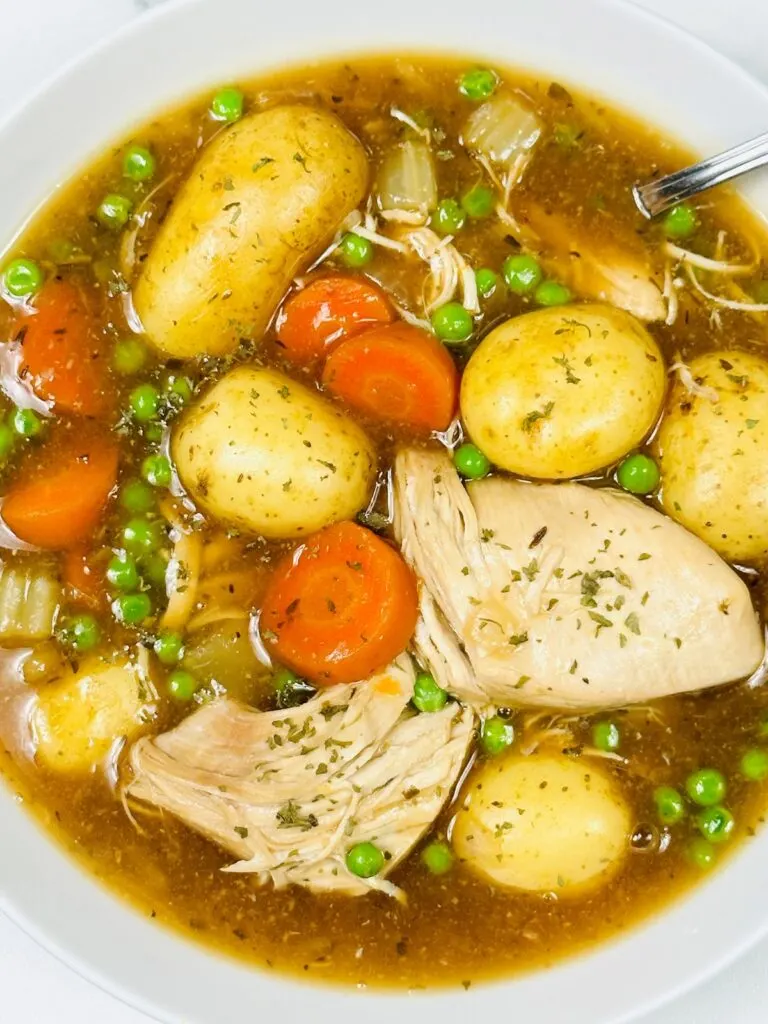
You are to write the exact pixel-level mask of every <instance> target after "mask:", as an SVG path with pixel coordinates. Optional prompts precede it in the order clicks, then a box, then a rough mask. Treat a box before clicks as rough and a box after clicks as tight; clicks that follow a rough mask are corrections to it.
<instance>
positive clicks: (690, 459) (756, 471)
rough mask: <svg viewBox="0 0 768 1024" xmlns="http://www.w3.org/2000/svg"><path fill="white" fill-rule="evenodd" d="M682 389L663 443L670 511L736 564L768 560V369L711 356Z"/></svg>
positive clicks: (676, 391) (734, 356)
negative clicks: (691, 385) (695, 386)
mask: <svg viewBox="0 0 768 1024" xmlns="http://www.w3.org/2000/svg"><path fill="white" fill-rule="evenodd" d="M689 369H690V372H691V375H692V377H693V379H694V381H695V382H697V383H698V384H699V385H700V388H701V389H699V390H697V391H695V392H692V391H691V390H689V388H688V387H686V385H685V384H684V383H683V381H682V380H681V379H679V378H678V380H677V381H676V382H675V385H674V387H673V388H672V391H671V392H670V395H669V400H668V402H667V412H666V415H665V417H664V419H663V421H662V424H661V428H660V430H659V433H658V435H657V437H656V440H655V449H656V454H657V456H658V458H659V463H660V465H661V476H662V493H661V501H662V504H663V506H664V510H665V511H666V512H667V513H668V514H669V515H670V516H671V517H672V518H673V519H677V521H678V522H680V523H682V524H683V526H685V527H687V528H688V529H689V530H690V531H691V532H692V533H695V534H697V535H698V536H699V537H701V539H702V540H704V541H706V543H707V544H709V545H710V547H712V548H714V549H715V551H717V552H718V553H719V554H721V555H722V556H723V557H724V558H726V559H728V560H729V561H736V562H754V561H760V560H762V559H764V558H766V556H768V361H766V360H765V359H762V358H760V356H757V355H753V354H751V353H749V352H729V351H720V352H708V353H707V354H706V355H703V356H699V357H698V358H697V359H694V360H693V361H692V362H691V364H690V366H689Z"/></svg>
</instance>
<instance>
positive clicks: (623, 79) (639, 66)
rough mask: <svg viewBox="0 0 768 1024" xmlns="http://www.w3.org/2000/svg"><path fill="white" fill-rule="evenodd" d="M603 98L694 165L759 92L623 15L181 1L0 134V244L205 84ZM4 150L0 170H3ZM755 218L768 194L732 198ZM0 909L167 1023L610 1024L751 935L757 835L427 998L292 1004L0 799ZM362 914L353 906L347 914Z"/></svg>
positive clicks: (738, 133)
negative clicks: (589, 944) (698, 877)
mask: <svg viewBox="0 0 768 1024" xmlns="http://www.w3.org/2000/svg"><path fill="white" fill-rule="evenodd" d="M468 40H469V41H471V53H472V54H473V55H475V56H478V55H480V56H485V57H486V58H487V59H489V60H495V61H498V62H500V63H508V64H518V65H522V66H527V67H530V68H535V69H539V70H541V72H542V75H543V76H546V77H547V78H556V79H558V80H560V81H562V82H564V83H566V84H567V83H569V82H570V83H573V84H575V85H579V86H581V87H584V88H588V89H591V90H593V91H595V92H598V93H601V94H603V95H604V96H605V97H606V98H608V99H610V100H611V101H612V102H614V103H617V104H619V105H623V106H625V107H627V108H629V109H632V110H634V111H637V112H638V113H640V114H642V115H643V116H644V117H646V118H647V119H648V120H651V121H654V122H655V123H657V124H658V125H659V126H660V127H662V128H663V129H665V130H666V131H668V132H671V133H672V134H673V135H675V136H676V137H677V138H680V139H681V140H683V141H685V142H687V143H688V144H690V145H691V146H693V147H694V148H696V149H699V150H702V151H711V150H715V149H717V148H720V147H722V146H724V145H728V144H730V143H734V142H738V141H741V140H743V139H745V138H747V137H749V136H751V135H755V134H758V133H759V132H760V131H763V130H764V128H765V125H766V123H768V93H766V91H765V90H764V89H763V88H762V87H761V86H760V85H758V84H757V83H756V82H754V81H753V80H752V79H751V78H749V76H747V75H746V74H744V73H743V72H741V71H740V70H739V69H738V68H736V67H735V66H733V65H731V64H730V63H729V62H727V61H725V60H724V59H722V58H721V57H719V56H717V55H716V54H715V53H713V52H712V51H710V50H709V49H708V48H707V47H705V46H703V45H702V44H700V43H698V42H696V41H694V40H693V39H691V38H689V37H687V36H685V35H684V34H682V33H680V32H679V31H677V30H675V29H673V28H672V27H671V26H669V25H667V24H665V23H663V22H660V21H657V20H655V19H653V18H652V17H650V16H648V15H645V14H643V13H642V12H641V11H639V10H638V9H636V8H633V7H629V6H623V5H620V4H618V3H616V2H602V0H579V2H578V3H574V2H573V0H536V2H535V3H530V2H521V0H518V2H516V3H513V2H512V0H485V2H484V3H483V4H482V5H480V6H479V7H478V8H477V9H476V10H473V9H472V8H471V5H467V4H466V3H462V4H459V3H458V2H457V0H445V2H444V3H443V4H441V5H440V6H439V7H436V5H435V4H434V3H432V2H431V0H390V2H388V3H387V5H386V7H382V8H380V9H379V8H376V9H373V8H372V7H371V6H370V5H366V4H365V3H364V0H334V2H333V4H332V5H331V6H330V7H328V6H327V5H323V4H320V3H318V2H317V0H294V3H293V4H292V5H291V7H290V9H287V13H286V16H285V17H284V18H281V17H279V15H278V12H277V11H276V10H275V9H274V8H272V7H266V5H262V4H257V3H256V2H254V0H197V2H193V3H182V4H177V5H174V6H172V7H165V8H162V9H160V10H159V11H158V12H157V13H156V14H155V15H153V16H151V17H150V18H147V19H144V20H142V21H141V22H138V23H134V24H133V25H130V26H129V27H128V28H127V29H126V30H125V31H123V32H122V33H120V35H119V36H117V37H116V38H115V39H113V40H112V41H110V42H108V43H107V44H106V45H104V46H100V47H99V48H98V49H97V50H95V51H94V52H92V53H91V54H90V55H89V56H87V57H86V58H84V59H83V60H80V61H78V62H77V63H75V64H73V65H72V66H71V67H70V68H69V69H67V70H66V71H65V72H64V74H63V75H61V76H59V77H57V79H56V80H55V81H54V82H53V83H50V84H49V85H47V86H45V87H44V88H43V89H42V90H41V91H40V92H39V93H38V95H37V96H36V97H35V98H34V99H33V100H32V101H31V102H30V103H29V104H27V106H26V107H25V108H24V110H22V111H20V112H19V113H18V114H17V115H15V116H14V117H12V118H11V119H9V120H8V121H6V122H5V123H4V124H3V125H2V126H0V152H2V153H4V154H5V157H4V159H3V160H0V239H2V240H3V241H5V240H8V241H10V240H11V238H12V236H13V235H14V233H15V232H16V231H17V230H18V229H19V228H20V226H21V225H22V223H23V221H24V220H25V219H26V217H27V216H28V215H30V214H31V213H32V212H33V211H34V209H35V208H36V207H37V206H38V205H39V204H40V203H41V202H42V201H43V200H44V199H45V196H46V195H47V194H48V193H49V192H50V191H51V189H53V188H54V187H55V186H56V185H57V184H59V183H60V182H61V181H63V180H65V179H66V177H67V176H68V175H69V174H70V173H72V172H74V171H75V170H76V169H77V168H78V167H79V166H80V165H81V164H82V163H83V161H84V160H86V159H87V158H88V157H89V156H91V155H93V154H96V153H98V152H100V151H101V150H102V149H103V148H104V147H105V146H106V145H107V144H108V143H109V142H110V141H112V140H113V139H114V138H115V136H116V135H120V134H122V133H124V132H125V131H127V130H128V129H129V128H130V126H131V125H132V124H134V123H136V122H137V121H138V122H140V121H141V120H143V119H144V118H145V117H147V116H148V115H149V114H151V113H153V112H155V111H156V110H158V109H161V108H163V107H164V106H166V105H168V104H169V103H172V102H173V101H175V100H178V99H181V98H184V97H185V96H186V95H187V94H188V93H189V92H190V91H196V90H198V89H201V88H203V87H205V86H206V85H212V84H215V83H219V82H224V81H231V80H233V79H236V78H238V77H240V76H245V75H248V74H253V73H254V72H256V71H258V70H259V69H261V68H269V67H275V66H279V65H280V64H281V63H283V62H284V61H286V60H291V61H306V60H311V59H314V58H316V57H319V56H321V55H323V54H331V53H339V52H345V53H352V54H354V53H356V52H360V51H363V50H373V49H376V50H379V51H387V50H392V49H400V50H403V49H411V50H425V49H433V50H438V51H440V50H443V51H456V52H461V51H467V50H469V49H470V47H469V46H468ZM8 154H13V159H8V156H7V155H8ZM745 192H747V193H748V195H749V197H750V199H751V200H752V202H753V203H754V204H755V205H756V207H758V208H760V209H762V210H763V211H765V212H768V179H767V178H766V177H765V176H763V177H755V178H753V179H752V181H751V182H749V183H747V186H746V187H745ZM0 831H1V832H2V835H3V843H2V844H0V878H2V882H1V883H0V890H1V892H0V898H1V899H2V906H3V908H4V909H5V910H7V912H9V913H10V914H11V916H12V917H13V918H14V919H15V920H16V921H18V922H19V923H20V924H21V926H22V927H24V928H25V929H26V930H27V931H28V932H30V933H31V934H33V935H34V936H35V937H36V938H38V939H39V941H41V942H42V943H43V944H44V945H45V946H46V947H47V948H48V949H50V950H51V951H52V952H53V953H54V954H55V955H57V956H59V957H60V958H61V959H62V960H63V961H65V962H66V963H68V964H70V965H71V966H73V967H74V968H75V969H76V970H79V971H80V972H81V973H82V974H84V975H85V976H86V977H88V978H90V979H91V980H92V981H94V982H95V983H96V984H98V985H100V986H102V987H103V988H106V989H108V990H109V991H111V992H113V993H115V994H116V995H118V996H119V997H121V998H122V999H124V1000H126V1001H127V1002H130V1003H132V1004H133V1005H135V1006H137V1007H138V1008H140V1009H142V1010H144V1011H145V1012H146V1013H148V1014H151V1015H154V1016H158V1017H162V1018H163V1019H166V1020H174V1021H175V1020H184V1021H186V1022H205V1024H230V1022H232V1024H234V1022H238V1024H240V1022H241V1021H242V1020H243V1019H247V1018H248V1017H251V1016H252V1015H253V1014H254V1012H256V1013H263V1012H264V1011H265V1010H267V1011H268V1012H270V1014H274V1013H277V1014H279V1015H280V1019H281V1020H287V1021H289V1022H293V1021H298V1020H299V1019H300V1018H301V1019H304V1018H306V1019H311V1020H312V1021H313V1024H347V1022H349V1024H352V1022H353V1021H354V1022H355V1024H357V1021H358V1020H359V1019H360V1018H361V1016H362V1017H363V1019H365V1020H366V1022H370V1024H385V1022H386V1024H390V1022H391V1020H392V1018H393V1015H396V1017H397V1018H398V1019H399V1020H400V1021H402V1024H417V1022H418V1024H422V1022H423V1019H424V1017H425V1015H429V1016H434V1019H439V1020H441V1021H442V1022H445V1024H454V1022H456V1024H458V1022H459V1021H462V1022H463V1021H464V1019H465V1018H466V1016H467V1015H468V1014H477V1015H479V1014H485V1015H486V1019H490V1017H491V1016H493V1017H494V1018H496V1017H501V1016H502V1015H503V1019H507V1018H508V1017H509V1018H515V1017H520V1016H523V1017H524V1018H525V1019H538V1020H542V1021H544V1022H545V1024H566V1022H567V1024H608V1022H611V1024H618V1022H619V1021H626V1020H629V1019H630V1018H631V1017H634V1016H637V1015H639V1014H640V1013H642V1012H646V1011H647V1010H649V1009H650V1008H652V1007H653V1006H655V1005H658V1004H660V1003H661V1002H663V1001H665V1000H667V999H669V998H671V997H672V996H673V995H674V994H677V993H679V992H681V991H682V990H684V989H686V988H688V987H690V986H692V985H694V984H695V983H697V982H698V981H699V980H701V979H703V978H704V977H706V976H708V975H709V974H711V973H712V972H713V971H715V970H716V969H717V968H718V967H720V966H722V965H723V964H724V963H726V962H728V961H729V960H731V959H733V958H734V957H735V956H737V955H738V953H739V952H741V951H742V950H743V949H744V948H745V947H747V946H749V945H750V944H752V943H753V942H754V941H756V940H757V938H758V937H759V936H760V935H761V934H763V933H765V932H768V897H766V898H765V899H764V900H762V899H761V897H760V894H761V892H763V891H764V863H765V861H766V858H768V834H766V835H763V836H761V837H759V838H758V839H757V840H755V841H753V842H752V843H750V844H749V845H745V847H744V848H743V850H742V851H741V853H740V855H739V856H738V857H737V858H736V859H735V860H733V861H732V862H731V864H730V865H729V866H728V867H727V868H726V869H725V870H724V871H722V872H720V873H719V874H717V875H716V876H715V877H714V878H713V879H712V880H711V881H710V882H708V883H707V884H706V885H704V886H702V887H701V888H700V889H699V890H698V891H697V892H696V893H695V894H694V895H693V896H691V897H689V898H688V899H687V900H685V901H684V902H682V903H679V904H678V905H676V906H675V907H674V908H673V909H672V910H671V911H670V912H669V913H667V914H666V915H664V916H663V917H660V918H657V919H656V920H654V921H653V922H651V923H650V924H649V925H647V926H645V927H643V928H641V929H638V930H637V931H635V932H633V933H632V934H631V935H630V936H629V937H627V938H625V939H623V940H621V941H618V942H615V943H613V944H611V945H609V946H606V947H603V948H602V949H600V950H599V951H598V952H595V953H592V954H590V955H588V956H585V957H581V958H579V959H577V960H573V961H571V962H569V963H567V964H565V965H563V966H561V967H559V968H556V969H553V970H552V971H549V972H544V973H540V974H535V975H531V976H528V977H526V978H524V979H522V980H518V981H514V982H510V983H500V984H498V985H493V986H486V987H483V986H480V987H478V988H475V989H470V991H469V992H467V993H464V992H462V991H461V990H459V991H458V992H451V993H450V994H446V993H443V994H437V995H423V994H420V995H414V996H405V995H392V996H374V997H371V996H365V995H359V994H356V993H349V992H346V993H345V992H337V991H333V990H319V989H310V988H308V987H305V986H303V985H300V984H297V983H295V982H288V981H285V980H283V979H281V978H275V977H274V976H271V975H266V974H262V973H259V972H256V971H252V970H248V969H246V968H244V967H241V966H239V965H237V964H234V963H232V962H230V961H226V960H223V959H221V958H219V957H217V956H214V955H210V954H207V953H205V952H204V951H203V950H202V949H200V948H198V947H196V946H192V945H191V944H189V943H187V942H185V941H183V940H180V939H179V938H177V937H176V936H173V935H171V934H169V933H167V932H165V931H162V930H160V929H159V928H157V927H155V926H154V925H152V924H150V923H149V922H148V921H146V920H144V919H143V918H141V917H139V916H138V915H136V914H135V913H132V912H131V911H130V910H128V909H127V908H125V907H124V906H123V905H122V904H120V903H119V902H117V901H116V900H115V899H114V898H113V897H112V896H111V895H110V894H108V893H106V892H105V891H103V890H102V889H101V888H99V887H98V886H97V885H96V884H94V883H93V882H92V880H91V879H90V878H87V877H86V876H84V875H83V874H82V873H81V872H80V871H79V870H78V869H77V867H75V866H74V865H73V864H71V863H70V862H69V861H68V860H67V859H66V858H64V857H63V856H62V855H61V853H60V852H59V850H58V849H56V848H55V847H54V846H52V845H51V844H50V842H49V841H48V840H47V838H46V837H45V836H44V835H43V834H42V833H41V832H40V831H39V830H38V828H37V826H36V825H35V824H34V823H33V822H32V821H31V820H30V819H29V818H28V817H27V816H26V814H25V813H24V811H23V809H22V808H20V807H19V806H18V803H17V802H16V801H15V800H14V799H13V798H12V797H11V795H10V794H8V793H2V794H0ZM361 911H362V907H361Z"/></svg>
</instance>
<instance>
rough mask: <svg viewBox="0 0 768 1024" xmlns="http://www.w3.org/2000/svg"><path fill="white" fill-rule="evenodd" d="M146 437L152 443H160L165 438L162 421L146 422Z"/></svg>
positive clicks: (144, 430) (144, 427) (144, 429)
mask: <svg viewBox="0 0 768 1024" xmlns="http://www.w3.org/2000/svg"><path fill="white" fill-rule="evenodd" d="M142 430H143V432H144V437H145V438H146V439H147V441H149V443H150V444H160V442H161V441H162V440H163V425H162V423H145V424H144V426H143V427H142Z"/></svg>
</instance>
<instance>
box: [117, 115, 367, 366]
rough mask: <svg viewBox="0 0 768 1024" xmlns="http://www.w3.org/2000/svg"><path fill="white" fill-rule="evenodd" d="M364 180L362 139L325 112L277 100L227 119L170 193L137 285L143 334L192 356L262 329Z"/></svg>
mask: <svg viewBox="0 0 768 1024" xmlns="http://www.w3.org/2000/svg"><path fill="white" fill-rule="evenodd" d="M367 184H368V159H367V157H366V154H365V150H364V149H363V147H362V145H361V144H360V143H359V142H358V140H357V139H356V138H355V137H354V136H353V135H352V134H351V133H350V132H349V131H348V130H347V128H346V127H345V126H344V125H343V124H342V123H341V121H340V120H339V119H338V118H337V117H336V116H335V115H334V114H332V113H330V112H329V111H326V110H323V109H321V108H314V107H307V106H299V105H290V106H277V107H271V108H270V109H268V110H264V111H261V112H260V113H256V114H252V115H250V116H248V117H244V118H243V119H242V120H241V121H238V122H237V124H235V125H233V126H232V127H230V128H227V129H226V130H225V131H223V132H222V133H221V134H220V135H218V136H217V137H216V138H215V139H214V140H213V141H212V142H211V143H210V144H209V145H208V146H206V148H205V149H204V150H203V153H202V155H201V157H200V159H199V160H198V162H197V163H196V164H195V166H194V168H193V169H192V172H191V174H190V176H189V178H188V179H187V181H186V183H185V184H184V185H183V187H182V188H181V190H180V191H179V194H178V195H177V196H176V199H175V200H174V203H173V206H172V207H171V211H170V213H169V215H168V217H167V219H166V220H165V222H164V223H163V225H162V227H161V228H160V230H159V232H158V234H157V237H156V239H155V241H154V244H153V246H152V249H151V251H150V253H149V256H148V257H147V259H146V261H145V263H144V267H143V270H142V274H141V277H140V278H139V280H138V282H137V284H136V287H135V289H134V305H135V308H136V312H137V313H138V315H139V318H140V319H141V322H142V324H143V326H144V329H145V331H146V332H147V335H148V337H149V339H150V341H152V343H153V344H154V345H155V346H156V347H157V348H158V349H159V350H160V351H161V352H162V353H163V354H164V355H166V356H173V357H175V358H179V359H189V358H192V357H193V356H197V355H201V354H207V355H222V354H225V353H227V352H231V351H233V349H234V348H235V347H236V346H237V344H238V341H239V340H240V338H242V337H249V338H254V339H256V340H259V339H260V337H261V334H262V333H263V331H264V330H265V328H266V327H267V325H268V324H269V321H270V319H271V318H272V314H273V313H274V311H275V309H276V307H277V305H278V303H279V302H280V300H281V298H282V296H283V295H284V294H285V291H286V289H287V288H288V286H289V284H290V283H291V280H292V279H293V278H294V277H295V276H296V274H297V273H300V272H301V271H302V270H304V269H305V268H306V267H307V266H309V264H310V263H311V262H312V261H313V260H314V259H315V258H316V257H317V256H318V255H319V254H320V253H321V252H322V250H323V249H324V248H325V247H326V246H327V245H328V243H329V242H330V241H331V239H332V237H333V235H334V233H335V231H336V230H337V229H338V227H339V225H340V224H341V222H342V221H343V220H344V218H345V217H346V216H347V214H348V213H349V212H350V211H351V210H353V209H354V208H355V207H356V206H358V205H359V203H360V202H361V200H362V199H363V198H364V196H365V192H366V188H367Z"/></svg>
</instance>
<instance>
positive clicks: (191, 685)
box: [168, 668, 200, 700]
mask: <svg viewBox="0 0 768 1024" xmlns="http://www.w3.org/2000/svg"><path fill="white" fill-rule="evenodd" d="M199 686H200V683H199V682H198V681H197V679H195V677H194V676H193V675H192V673H191V672H185V671H184V669H183V668H177V669H176V671H175V672H171V674H170V675H169V676H168V693H169V695H170V696H171V697H173V699H174V700H192V698H193V697H194V695H195V693H196V692H197V690H198V688H199Z"/></svg>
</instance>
